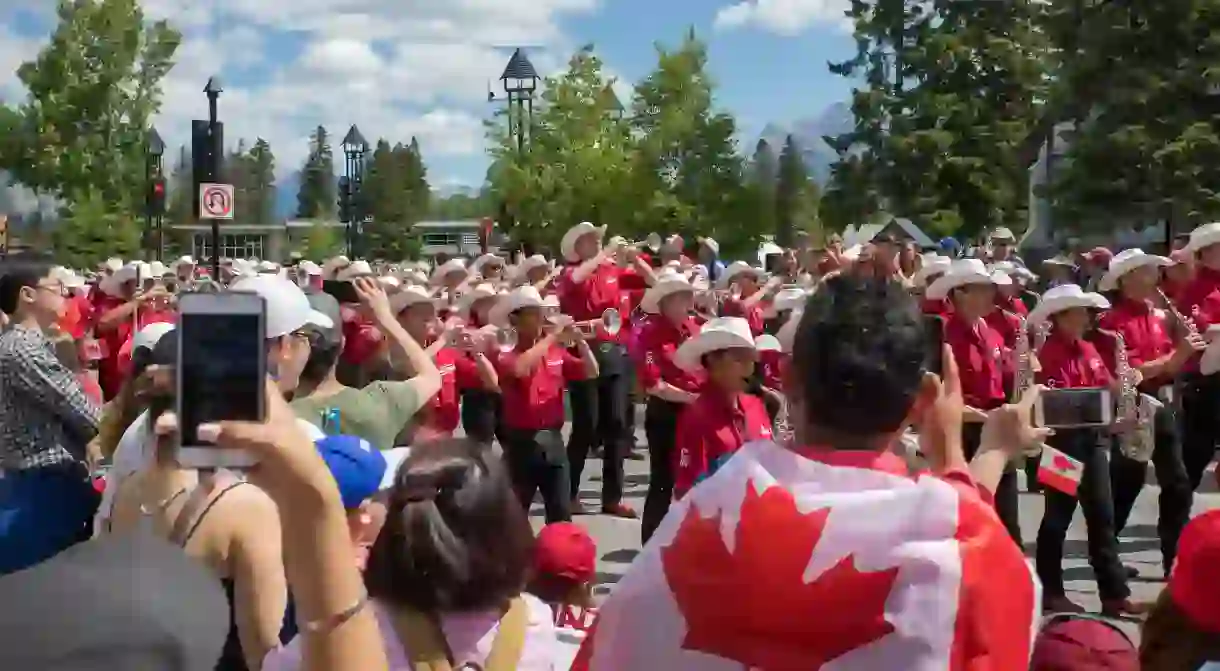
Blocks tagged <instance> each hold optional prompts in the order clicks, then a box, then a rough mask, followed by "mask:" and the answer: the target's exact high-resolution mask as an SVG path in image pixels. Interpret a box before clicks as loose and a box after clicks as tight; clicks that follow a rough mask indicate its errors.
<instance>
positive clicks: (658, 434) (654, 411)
mask: <svg viewBox="0 0 1220 671" xmlns="http://www.w3.org/2000/svg"><path fill="white" fill-rule="evenodd" d="M684 407H686V406H685V405H683V404H682V403H670V402H669V401H663V400H661V399H659V398H656V397H653V396H650V397H648V407H647V408H646V409H645V410H644V435H645V436H646V437H647V438H648V497H647V498H645V499H644V514H643V516H642V517H641V519H640V522H641V524H640V534H641V536H642V538H643V542H644V543H647V542H648V539H649V538H651V537H652V534H653V532H654V531H656V530H657V527H658V526H660V525H661V520H663V519H665V514H666V513H668V512H669V503H670V501H672V500H673V498H674V450H675V449H676V447H677V445H676V443H677V440H678V416H679V415H680V414H681V413H682V409H683V408H684Z"/></svg>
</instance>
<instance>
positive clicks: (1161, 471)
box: [1110, 404, 1194, 573]
mask: <svg viewBox="0 0 1220 671" xmlns="http://www.w3.org/2000/svg"><path fill="white" fill-rule="evenodd" d="M1154 437H1155V438H1154V440H1155V445H1156V447H1155V449H1153V452H1152V465H1153V466H1154V467H1155V468H1156V480H1157V484H1158V485H1160V486H1161V494H1160V497H1159V498H1158V500H1157V503H1158V504H1159V506H1158V508H1159V511H1158V515H1157V524H1156V531H1157V537H1158V538H1159V539H1160V541H1161V557H1162V559H1163V563H1164V566H1165V572H1166V573H1168V572H1169V569H1170V568H1172V567H1173V560H1174V557H1176V556H1177V548H1178V537H1179V536H1181V535H1182V527H1184V526H1186V522H1187V521H1189V520H1190V504H1191V500H1192V499H1193V498H1194V491H1193V489H1192V488H1191V486H1190V479H1189V478H1188V477H1187V475H1186V464H1185V463H1184V462H1183V461H1182V444H1181V442H1180V441H1179V439H1178V425H1177V413H1176V412H1175V411H1174V408H1173V407H1172V405H1171V404H1166V405H1165V407H1163V408H1161V409H1160V410H1158V411H1157V413H1156V426H1155V433H1154ZM1147 479H1148V464H1147V463H1146V462H1141V461H1135V460H1134V459H1128V458H1127V457H1124V456H1123V455H1122V454H1121V453H1120V451H1119V450H1118V449H1117V446H1116V447H1115V449H1114V451H1113V453H1112V454H1111V457H1110V481H1111V486H1112V487H1113V489H1114V533H1115V534H1119V533H1122V530H1123V528H1124V527H1126V526H1127V519H1128V518H1129V517H1130V516H1131V508H1132V507H1134V506H1135V499H1136V497H1138V496H1139V494H1140V490H1142V489H1143V488H1144V483H1145V482H1146V481H1147Z"/></svg>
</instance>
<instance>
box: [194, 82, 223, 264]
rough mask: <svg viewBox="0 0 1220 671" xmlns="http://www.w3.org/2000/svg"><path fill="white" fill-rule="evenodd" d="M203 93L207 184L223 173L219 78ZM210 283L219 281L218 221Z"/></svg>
mask: <svg viewBox="0 0 1220 671" xmlns="http://www.w3.org/2000/svg"><path fill="white" fill-rule="evenodd" d="M203 92H204V93H205V94H206V95H207V97H208V122H207V132H206V133H205V136H204V156H203V157H202V158H201V159H196V160H198V161H200V163H201V168H202V172H203V173H204V175H205V176H206V181H208V182H218V181H219V180H220V174H221V172H222V171H223V166H222V162H223V160H224V126H223V125H222V124H221V123H220V121H219V120H218V118H217V117H218V116H219V114H218V112H217V106H218V104H219V103H218V101H219V99H220V94H221V93H224V88H223V87H222V86H221V84H220V78H219V77H209V78H208V83H207V85H206V86H204V87H203ZM199 177H200V175H199V171H196V173H195V192H196V193H195V201H196V204H195V214H196V215H198V214H199V204H198V200H199V194H198V192H199V184H200V183H201V182H203V181H204V180H201V179H200V178H199ZM212 281H214V282H219V281H220V220H219V219H213V220H212Z"/></svg>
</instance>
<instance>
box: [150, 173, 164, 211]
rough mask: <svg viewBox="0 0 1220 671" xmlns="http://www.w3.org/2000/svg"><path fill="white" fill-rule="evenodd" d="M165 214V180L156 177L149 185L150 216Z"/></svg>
mask: <svg viewBox="0 0 1220 671" xmlns="http://www.w3.org/2000/svg"><path fill="white" fill-rule="evenodd" d="M163 214H165V178H164V177H154V178H153V180H152V183H151V184H149V185H148V216H150V217H158V216H161V215H163Z"/></svg>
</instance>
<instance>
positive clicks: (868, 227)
mask: <svg viewBox="0 0 1220 671" xmlns="http://www.w3.org/2000/svg"><path fill="white" fill-rule="evenodd" d="M891 225H893V226H897V227H898V228H899V229H900V230H901V231H902V232H903V233H905V234H906V235H907V237H909V238H911V240H913V241H915V244H917V245H919V246H920V247H931V246H933V245H935V244H936V242H935V241H934V240H932V238H930V237H928V234H927V233H924V232H923V230H921V229H920V228H919V227H918V226H916V225H915V222H913V221H911V220H910V219H907V218H906V217H893V218H891V219H888V220H884V221H880V222H876V223H869V224H861V225H860V226H859V227H857V226H854V225H852V226H848V227H847V229H846V230H844V231H843V244H844V245H846V246H848V247H851V246H853V245H862V244H865V243H867V242H872V241H873V240H874V239H876V237H877V236H878V235H881V232H882V231H884V230H885V229H887V228H889V227H890V226H891Z"/></svg>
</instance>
